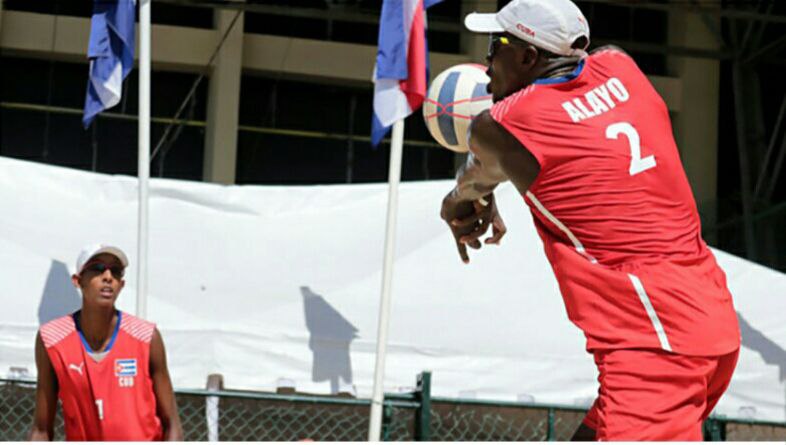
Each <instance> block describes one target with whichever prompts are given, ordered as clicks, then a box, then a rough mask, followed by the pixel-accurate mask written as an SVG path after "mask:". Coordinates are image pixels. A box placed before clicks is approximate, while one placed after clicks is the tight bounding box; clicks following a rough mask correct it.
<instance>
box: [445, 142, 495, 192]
mask: <svg viewBox="0 0 786 445" xmlns="http://www.w3.org/2000/svg"><path fill="white" fill-rule="evenodd" d="M503 180H504V178H502V177H501V176H500V175H499V174H495V172H494V171H492V170H491V169H489V168H488V167H487V166H485V165H483V164H482V163H481V162H480V161H479V160H478V159H477V158H476V157H475V156H473V155H472V154H471V153H470V155H469V156H468V157H467V162H466V163H464V165H462V166H461V168H459V171H458V173H457V174H456V186H455V187H454V188H453V191H452V192H451V198H452V199H454V200H456V201H457V202H459V201H475V200H477V199H480V198H483V197H484V196H488V195H489V194H490V193H491V192H493V191H494V189H495V188H496V187H497V186H498V185H499V184H500V182H502V181H503Z"/></svg>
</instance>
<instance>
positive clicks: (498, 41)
mask: <svg viewBox="0 0 786 445" xmlns="http://www.w3.org/2000/svg"><path fill="white" fill-rule="evenodd" d="M502 45H510V39H509V38H508V37H506V36H503V35H502V34H489V49H488V53H487V54H486V60H491V59H493V58H494V55H495V54H497V51H499V47H500V46H502Z"/></svg>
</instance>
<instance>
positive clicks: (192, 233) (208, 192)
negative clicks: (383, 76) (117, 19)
mask: <svg viewBox="0 0 786 445" xmlns="http://www.w3.org/2000/svg"><path fill="white" fill-rule="evenodd" d="M450 187H451V184H450V182H448V181H437V182H420V183H405V184H403V185H402V186H401V191H400V213H399V222H398V238H397V251H396V262H395V268H394V278H393V304H392V316H391V326H390V327H391V331H390V343H389V349H388V351H389V356H388V359H387V370H386V378H385V389H386V391H389V392H395V391H401V390H409V389H411V388H412V387H413V386H414V385H415V380H416V375H417V374H418V373H419V372H421V371H423V370H431V371H432V372H433V377H432V378H433V393H434V394H435V395H438V396H448V397H456V396H462V397H477V398H490V399H500V400H527V401H535V402H538V403H559V404H569V405H579V406H587V405H589V404H590V403H591V401H592V399H593V398H594V395H595V394H596V391H597V382H596V371H595V367H594V365H593V362H592V359H591V357H590V356H589V355H588V354H587V353H586V352H585V351H584V338H583V335H582V334H581V332H580V331H579V330H578V329H577V328H576V327H575V326H573V325H572V324H571V323H570V322H569V321H568V320H567V317H566V315H565V310H564V306H563V303H562V299H561V297H560V295H559V292H558V287H557V284H556V281H555V279H554V277H553V275H552V272H551V269H550V266H549V265H548V263H547V262H546V260H545V257H544V255H543V249H542V245H541V242H540V239H539V238H538V237H537V234H536V233H535V230H534V227H533V226H532V221H531V217H530V215H529V212H528V210H527V209H526V207H525V206H524V204H523V202H522V200H521V198H520V197H519V196H518V195H517V193H516V191H515V190H514V189H513V188H512V187H510V186H503V187H501V189H500V190H499V192H498V201H499V205H500V208H501V211H502V213H503V216H504V217H505V219H506V222H507V225H508V229H509V233H508V236H507V237H506V238H505V239H504V240H503V244H502V246H499V247H497V246H487V247H484V248H483V249H482V250H481V251H480V252H475V251H471V255H472V262H471V264H470V265H468V266H467V265H464V264H462V263H461V262H460V260H459V258H458V255H457V254H456V252H455V246H454V244H453V241H452V238H451V236H450V234H449V232H448V229H447V227H446V226H444V223H443V222H442V221H441V220H440V219H439V216H438V213H439V205H440V202H441V199H442V197H443V195H444V194H445V193H446V192H447V191H448V190H449V189H450ZM136 199H137V182H136V178H132V177H125V176H108V175H101V174H92V173H87V172H82V171H76V170H71V169H64V168H57V167H52V166H46V165H41V164H36V163H29V162H23V161H18V160H12V159H8V158H0V307H2V310H0V376H3V375H9V373H10V371H9V370H10V367H26V368H27V369H28V370H29V371H30V373H31V374H34V373H35V363H34V358H33V342H34V338H35V333H36V330H37V329H38V327H39V325H40V323H42V322H45V321H48V320H50V319H52V318H54V317H56V316H60V315H63V314H65V313H68V312H70V311H72V310H74V309H76V308H78V307H79V305H80V296H79V294H78V293H77V291H76V290H75V289H74V288H73V287H72V286H71V284H70V280H69V275H70V273H72V271H73V267H74V266H73V263H74V262H75V259H76V255H77V254H78V252H79V250H80V248H81V247H82V246H83V245H85V244H88V243H91V242H105V243H113V244H116V245H118V246H120V247H122V248H123V249H124V250H126V253H127V254H128V255H129V257H130V260H131V266H130V269H129V271H128V274H127V281H128V282H127V285H126V288H125V290H124V291H123V292H122V293H121V295H120V298H119V307H120V308H121V309H123V310H127V311H130V312H133V311H134V308H135V295H136V289H135V278H136V270H135V266H136V264H137V261H136V260H137V259H136V221H137V202H136ZM386 205H387V185H386V184H371V185H352V186H315V187H257V186H243V187H240V186H219V185H212V184H203V183H193V182H184V181H172V180H155V179H154V180H153V181H152V183H151V200H150V247H149V280H150V282H149V293H150V296H149V302H148V317H147V318H149V319H150V320H152V321H154V322H156V323H157V324H158V326H159V329H160V330H161V332H162V335H163V337H164V341H165V343H166V346H167V353H168V357H169V367H170V371H171V374H172V378H173V381H174V382H173V383H174V385H175V387H178V388H186V387H191V388H201V387H204V385H205V383H206V379H207V375H208V374H211V373H221V374H223V375H224V378H225V383H226V386H227V387H228V388H236V389H254V390H275V387H276V384H277V381H278V380H279V379H281V378H285V379H289V380H292V381H294V382H295V384H296V386H297V389H298V391H303V392H314V393H330V392H336V391H338V390H342V389H345V388H347V387H349V386H351V385H354V386H355V387H356V389H357V393H358V395H359V396H366V397H367V396H369V395H370V393H371V389H372V384H373V381H372V379H373V372H374V351H375V339H376V329H377V317H378V308H379V295H380V286H381V267H382V255H383V252H382V246H383V241H384V229H385V227H384V224H385V211H386ZM715 253H716V255H717V257H718V260H719V262H720V263H721V265H722V266H723V268H724V269H725V271H726V273H727V275H728V278H729V285H730V286H731V290H732V293H733V294H734V297H735V302H736V307H737V309H738V312H739V314H740V318H741V324H742V332H743V344H744V347H743V350H742V353H741V356H740V362H739V365H738V367H737V371H736V374H735V376H734V379H733V382H732V384H731V387H730V389H729V391H728V392H727V394H726V395H725V396H724V398H723V399H722V400H721V402H720V404H719V407H718V409H717V410H716V411H717V412H718V413H720V414H725V415H727V416H732V417H750V418H756V419H763V420H774V421H786V382H784V380H786V323H784V321H786V275H784V274H782V273H779V272H776V271H773V270H770V269H767V268H765V267H762V266H759V265H756V264H754V263H751V262H748V261H745V260H742V259H740V258H737V257H734V256H731V255H729V254H726V253H723V252H720V251H717V250H716V251H715Z"/></svg>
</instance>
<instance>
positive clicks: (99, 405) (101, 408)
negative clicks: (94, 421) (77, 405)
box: [96, 399, 104, 420]
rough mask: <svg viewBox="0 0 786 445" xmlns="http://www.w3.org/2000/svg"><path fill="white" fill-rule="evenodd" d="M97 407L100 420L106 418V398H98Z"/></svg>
mask: <svg viewBox="0 0 786 445" xmlns="http://www.w3.org/2000/svg"><path fill="white" fill-rule="evenodd" d="M96 408H98V420H104V399H98V400H96Z"/></svg>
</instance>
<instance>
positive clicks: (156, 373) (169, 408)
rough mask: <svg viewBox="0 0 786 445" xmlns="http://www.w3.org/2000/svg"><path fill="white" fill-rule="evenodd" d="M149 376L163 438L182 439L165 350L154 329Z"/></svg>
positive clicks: (159, 335)
mask: <svg viewBox="0 0 786 445" xmlns="http://www.w3.org/2000/svg"><path fill="white" fill-rule="evenodd" d="M150 377H151V378H152V379H153V392H154V393H155V395H156V414H158V417H159V418H160V419H161V426H162V428H163V430H164V440H167V441H182V440H183V427H182V426H181V424H180V415H179V414H178V412H177V402H176V401H175V392H174V390H173V389H172V380H171V379H170V378H169V369H168V368H167V364H166V350H165V349H164V340H163V339H162V338H161V333H160V332H158V329H156V330H155V331H154V332H153V338H152V340H151V341H150Z"/></svg>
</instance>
